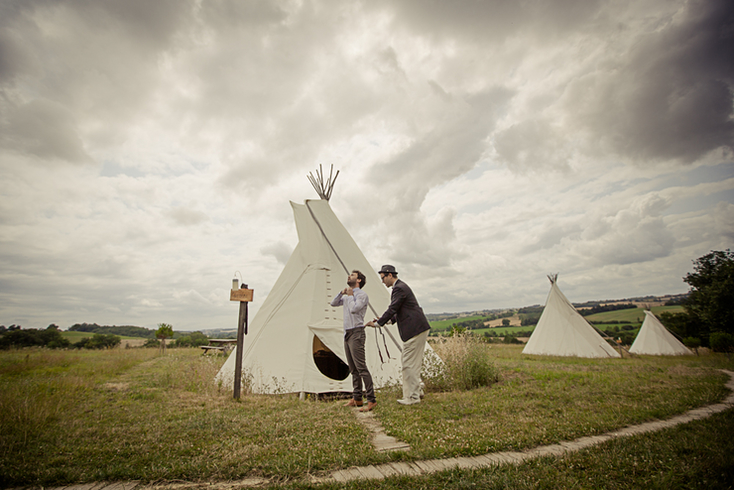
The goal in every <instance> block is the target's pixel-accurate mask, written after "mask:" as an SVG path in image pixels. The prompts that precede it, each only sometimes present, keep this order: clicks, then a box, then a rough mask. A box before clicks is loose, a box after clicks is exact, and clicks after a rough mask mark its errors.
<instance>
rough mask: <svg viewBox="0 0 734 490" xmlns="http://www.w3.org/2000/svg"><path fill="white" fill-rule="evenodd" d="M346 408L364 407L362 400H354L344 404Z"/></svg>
mask: <svg viewBox="0 0 734 490" xmlns="http://www.w3.org/2000/svg"><path fill="white" fill-rule="evenodd" d="M344 406H345V407H361V406H362V400H355V399H354V398H352V399H351V400H349V401H348V402H347V403H345V404H344Z"/></svg>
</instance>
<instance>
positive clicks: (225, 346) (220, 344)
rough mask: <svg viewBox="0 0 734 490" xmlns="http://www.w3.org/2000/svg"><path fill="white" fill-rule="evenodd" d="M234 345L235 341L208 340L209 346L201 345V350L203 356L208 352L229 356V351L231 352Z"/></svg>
mask: <svg viewBox="0 0 734 490" xmlns="http://www.w3.org/2000/svg"><path fill="white" fill-rule="evenodd" d="M236 345H237V339H209V345H202V346H201V348H202V349H204V354H206V353H208V352H209V351H210V350H216V351H219V352H222V353H224V354H229V351H231V350H232V349H233V348H234V347H235V346H236Z"/></svg>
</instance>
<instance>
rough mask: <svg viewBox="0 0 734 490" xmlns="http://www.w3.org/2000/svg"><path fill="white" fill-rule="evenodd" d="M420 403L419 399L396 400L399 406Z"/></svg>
mask: <svg viewBox="0 0 734 490" xmlns="http://www.w3.org/2000/svg"><path fill="white" fill-rule="evenodd" d="M420 402H421V401H420V399H418V400H412V399H407V400H406V399H402V400H398V403H399V404H401V405H415V404H416V403H420Z"/></svg>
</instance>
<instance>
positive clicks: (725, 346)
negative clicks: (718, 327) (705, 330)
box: [709, 332, 734, 353]
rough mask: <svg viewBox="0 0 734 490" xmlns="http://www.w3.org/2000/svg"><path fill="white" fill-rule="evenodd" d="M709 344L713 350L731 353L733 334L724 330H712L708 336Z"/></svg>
mask: <svg viewBox="0 0 734 490" xmlns="http://www.w3.org/2000/svg"><path fill="white" fill-rule="evenodd" d="M709 344H710V345H711V348H712V349H713V350H714V352H726V353H731V352H732V351H734V335H732V334H730V333H726V332H714V333H712V334H711V336H710V337H709Z"/></svg>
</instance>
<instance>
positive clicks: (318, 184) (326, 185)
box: [306, 164, 339, 201]
mask: <svg viewBox="0 0 734 490" xmlns="http://www.w3.org/2000/svg"><path fill="white" fill-rule="evenodd" d="M333 174H334V165H332V166H331V170H330V171H329V178H328V180H326V181H324V169H323V168H322V167H321V164H319V169H318V170H317V171H316V176H314V175H313V174H312V173H311V172H309V173H308V175H307V176H306V177H308V180H309V181H310V182H311V185H312V186H313V188H314V189H315V190H316V193H317V194H318V195H319V197H320V198H321V199H325V200H327V201H328V200H329V199H331V192H332V191H333V190H334V182H336V178H337V177H339V171H338V170H337V171H336V175H334V176H333V178H332V175H333Z"/></svg>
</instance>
